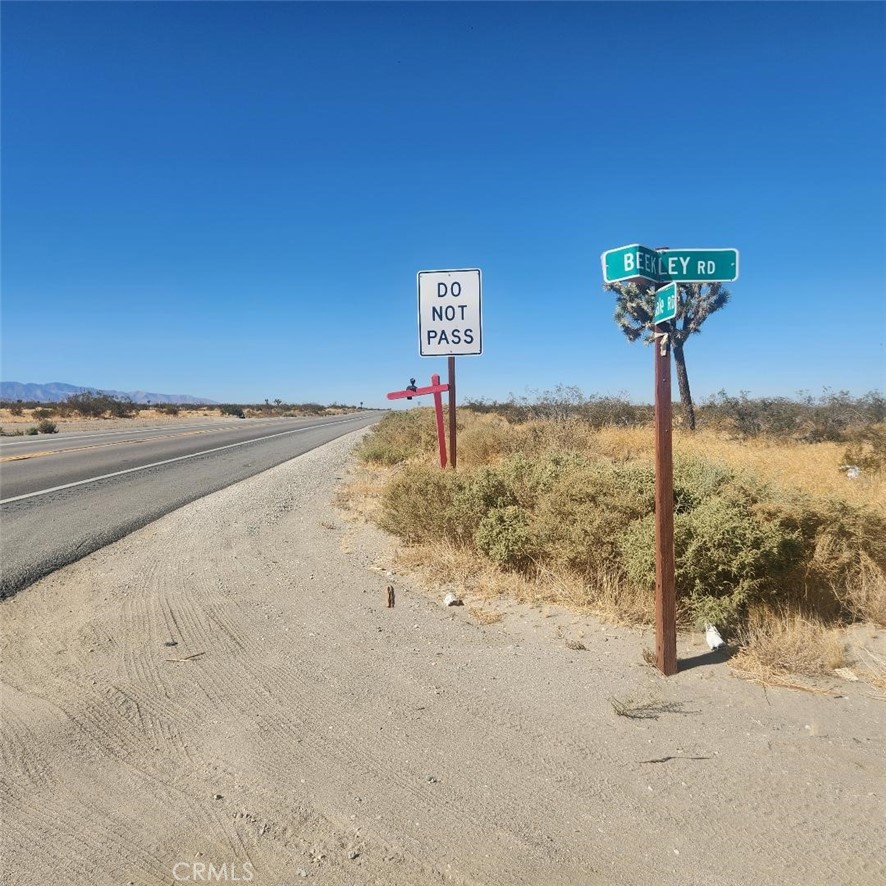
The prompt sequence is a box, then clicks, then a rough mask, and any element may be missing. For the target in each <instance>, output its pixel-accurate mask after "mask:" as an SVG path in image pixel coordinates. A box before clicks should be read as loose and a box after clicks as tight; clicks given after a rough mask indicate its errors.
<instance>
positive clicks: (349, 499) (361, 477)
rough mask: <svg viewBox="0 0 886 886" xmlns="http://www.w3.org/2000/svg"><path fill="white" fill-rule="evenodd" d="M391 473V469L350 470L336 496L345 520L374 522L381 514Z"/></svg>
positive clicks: (362, 467)
mask: <svg viewBox="0 0 886 886" xmlns="http://www.w3.org/2000/svg"><path fill="white" fill-rule="evenodd" d="M393 473H394V469H393V468H384V467H378V466H375V467H371V468H370V467H366V466H361V467H357V468H356V469H354V470H352V471H351V472H350V474H349V476H348V478H347V480H345V482H344V483H343V484H342V485H341V486H340V487H339V488H338V492H337V494H336V504H337V505H338V507H339V510H341V512H342V515H343V516H344V517H345V519H348V520H351V521H361V522H364V523H369V522H376V521H377V520H378V518H379V515H380V513H381V505H382V497H383V495H384V490H385V487H386V486H387V484H388V482H390V479H391V476H392V475H393Z"/></svg>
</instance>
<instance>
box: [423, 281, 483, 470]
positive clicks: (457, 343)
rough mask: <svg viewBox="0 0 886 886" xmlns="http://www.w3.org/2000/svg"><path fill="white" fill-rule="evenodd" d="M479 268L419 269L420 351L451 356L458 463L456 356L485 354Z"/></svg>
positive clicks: (453, 449)
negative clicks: (450, 269)
mask: <svg viewBox="0 0 886 886" xmlns="http://www.w3.org/2000/svg"><path fill="white" fill-rule="evenodd" d="M481 276H482V275H481V273H480V269H479V268H462V269H460V270H452V271H419V272H418V352H419V354H420V355H421V356H422V357H444V356H445V357H447V358H448V364H449V366H448V368H449V385H448V386H447V388H448V391H449V454H450V463H451V464H452V468H453V470H455V468H456V466H457V464H458V448H457V441H456V417H455V403H456V400H455V358H456V357H457V356H479V355H480V354H482V353H483V311H482V299H481V288H482V280H481Z"/></svg>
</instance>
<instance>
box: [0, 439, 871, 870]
mask: <svg viewBox="0 0 886 886" xmlns="http://www.w3.org/2000/svg"><path fill="white" fill-rule="evenodd" d="M360 433H362V432H358V433H357V434H356V435H350V436H348V437H344V438H341V439H340V440H338V441H336V442H334V443H332V444H329V445H327V446H325V447H323V448H321V449H318V450H314V451H313V452H311V453H308V454H307V455H304V456H301V457H299V458H297V459H295V460H293V461H291V462H288V463H286V464H284V465H281V466H280V467H278V468H275V469H273V470H271V471H268V472H267V473H264V474H261V475H259V476H257V477H254V478H251V479H249V480H247V481H245V482H242V483H239V484H237V485H236V486H232V487H230V488H228V489H226V490H223V491H221V492H219V493H216V494H214V495H211V496H209V497H207V498H204V499H201V500H199V501H197V502H194V503H193V504H191V505H188V506H187V507H184V508H182V509H180V510H178V511H176V512H174V513H172V514H169V515H167V516H166V517H164V518H163V519H161V520H159V521H157V522H156V523H153V524H151V525H150V526H148V527H146V528H145V529H143V530H141V531H139V532H137V533H135V534H133V535H131V536H129V537H127V538H126V539H123V540H122V541H120V542H118V543H116V544H114V545H112V546H110V547H108V548H105V549H103V550H101V551H99V552H97V553H95V554H93V555H91V556H89V557H87V558H86V559H84V560H82V561H80V562H79V563H76V564H73V565H72V566H68V567H66V568H65V569H63V570H61V571H59V572H57V573H55V574H54V575H52V576H50V577H48V578H47V579H44V580H42V581H41V582H39V583H38V584H36V585H34V586H32V587H31V588H29V589H27V590H26V591H24V592H23V593H21V594H19V595H18V596H17V597H15V598H13V599H12V600H9V601H7V602H5V603H3V604H2V607H0V608H2V616H3V646H2V648H3V671H2V676H3V680H2V764H3V785H2V801H3V831H2V850H3V877H2V879H3V882H4V883H8V884H22V886H33V884H61V883H64V884H86V883H89V884H109V886H111V884H113V886H120V884H123V886H126V884H140V886H141V884H163V886H169V884H175V883H176V882H194V881H196V882H201V881H202V882H206V881H208V880H210V879H212V880H213V881H215V882H231V881H241V882H253V883H256V884H260V886H266V884H294V883H301V882H307V883H318V884H385V886H387V884H391V886H398V884H402V886H407V884H408V886H422V884H431V883H442V882H446V883H457V884H481V883H482V884H512V883H513V884H518V883H522V884H533V886H535V884H545V886H549V884H595V883H605V884H610V883H611V884H622V883H624V884H710V883H716V884H733V883H735V884H738V883H742V884H744V883H747V882H751V883H757V884H768V883H773V884H774V883H778V884H818V883H829V884H867V883H883V882H886V867H884V865H886V829H884V828H883V821H884V813H886V780H884V776H886V753H884V751H886V746H884V745H886V742H884V736H886V703H884V702H883V701H881V700H876V699H875V698H873V697H872V695H871V689H870V687H867V686H864V685H863V684H860V683H858V684H856V683H846V684H845V685H842V686H841V687H840V688H839V690H838V691H836V692H834V693H833V694H832V695H831V696H829V697H826V696H819V695H814V694H809V693H803V692H795V691H790V690H778V689H769V690H763V689H762V688H760V687H758V686H756V685H754V684H751V683H748V682H746V681H743V680H740V679H737V678H736V677H734V676H732V675H731V674H730V671H729V669H728V666H727V665H726V664H725V663H724V662H722V661H720V662H717V663H713V664H712V663H710V660H709V658H708V657H706V656H703V655H702V653H703V652H704V648H703V647H702V645H701V639H700V638H698V637H686V638H681V642H680V653H681V655H682V656H684V657H691V656H699V658H698V659H696V662H695V663H696V664H697V666H696V667H692V668H690V669H688V670H686V671H685V672H682V673H681V674H679V675H678V676H677V677H674V678H670V679H666V678H664V677H661V676H660V675H659V674H658V673H657V672H656V671H655V670H653V669H652V668H650V667H649V666H648V665H645V664H644V663H643V661H642V656H641V651H642V648H643V647H644V646H648V645H650V640H649V637H648V636H644V635H643V634H642V633H640V632H637V631H630V630H626V629H625V630H622V629H614V628H612V627H608V628H607V627H604V626H601V625H599V624H595V623H594V622H593V621H591V620H589V619H585V618H577V617H575V616H573V615H570V614H569V613H566V612H561V611H556V610H549V611H547V612H540V611H538V610H533V609H530V608H526V607H523V606H520V605H509V606H505V607H504V610H505V611H506V615H505V617H504V619H503V621H501V622H499V623H496V624H491V625H485V626H483V625H479V624H477V623H476V622H475V620H474V619H473V618H472V616H471V615H470V612H469V607H467V606H465V607H459V608H449V609H446V608H443V607H442V606H441V605H440V601H439V600H438V599H437V598H436V597H434V596H430V595H428V594H427V593H425V592H423V591H421V590H420V589H419V588H418V587H415V586H413V585H411V584H410V582H409V581H408V580H407V579H405V578H403V577H401V576H393V577H392V578H389V577H388V576H387V575H385V573H384V571H383V568H381V569H380V567H379V564H380V563H383V562H385V559H386V557H387V556H389V554H390V549H389V547H388V546H389V545H390V541H389V540H388V539H386V538H385V537H384V536H383V535H382V534H381V533H379V532H377V531H376V530H374V529H372V528H369V527H363V526H354V525H350V524H345V523H343V522H342V520H341V517H340V515H339V513H338V512H337V511H336V510H335V508H334V505H333V504H332V502H333V500H334V493H335V487H336V483H337V481H338V479H340V478H341V477H342V476H344V473H345V472H346V470H347V463H348V452H349V448H350V446H351V445H352V444H353V443H354V441H355V439H356V437H357V436H359V434H360ZM389 581H392V582H393V584H394V586H395V589H396V595H397V596H396V606H395V608H393V609H388V608H387V607H386V605H385V592H384V589H385V585H386V584H387V583H388V582H389ZM577 637H581V638H582V641H583V643H584V645H585V646H586V647H587V649H586V650H585V651H581V650H575V649H570V648H569V647H568V646H567V641H568V640H570V639H575V638H577ZM171 643H175V644H176V645H174V646H173V645H167V644H171ZM612 699H616V700H617V701H619V702H621V703H622V704H626V705H628V706H629V707H632V708H633V713H634V715H635V716H634V717H625V716H618V715H617V714H616V713H615V710H614V706H613V703H612ZM210 866H212V867H210Z"/></svg>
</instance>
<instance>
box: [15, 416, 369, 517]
mask: <svg viewBox="0 0 886 886" xmlns="http://www.w3.org/2000/svg"><path fill="white" fill-rule="evenodd" d="M362 418H363V416H360V418H347V419H344V420H343V421H329V422H321V423H320V424H318V425H306V426H305V427H301V428H293V429H292V430H291V431H280V432H279V433H277V434H269V435H268V436H267V437H256V438H254V439H253V440H241V441H240V442H239V443H228V444H227V445H226V446H216V447H215V449H204V450H203V451H202V452H192V453H191V454H190V455H179V456H176V457H175V458H167V459H164V460H163V461H155V462H153V463H152V464H149V465H141V466H140V467H137V468H126V469H125V470H122V471H114V473H112V474H102V475H101V476H100V477H90V478H89V479H88V480H77V481H76V482H74V483H64V484H63V485H61V486H53V487H52V488H51V489H41V490H39V491H38V492H28V493H26V494H25V495H15V496H13V497H12V498H4V499H2V500H0V505H5V504H9V503H10V502H14V501H22V500H23V499H26V498H36V497H37V496H39V495H49V493H50V492H59V491H61V490H62V489H72V488H73V487H75V486H85V485H86V484H87V483H97V482H98V481H99V480H108V479H110V478H111V477H120V476H122V475H123V474H134V473H135V472H136V471H147V470H148V469H149V468H159V467H161V466H162V465H170V464H172V463H173V462H176V461H185V460H187V459H189V458H197V457H199V456H201V455H210V454H211V453H213V452H221V451H222V450H224V449H235V448H236V447H237V446H246V445H247V444H249V443H261V442H262V440H271V439H273V438H274V437H285V436H286V435H287V434H298V433H300V432H301V431H310V430H312V429H313V428H326V427H330V426H331V425H346V424H350V423H351V422H354V421H360V419H362Z"/></svg>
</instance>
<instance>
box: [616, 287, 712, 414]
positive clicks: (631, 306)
mask: <svg viewBox="0 0 886 886" xmlns="http://www.w3.org/2000/svg"><path fill="white" fill-rule="evenodd" d="M659 285H660V284H653V283H642V284H637V283H607V284H606V285H605V287H604V288H605V289H608V290H609V291H610V292H614V293H615V295H616V299H615V322H616V323H617V324H618V326H619V328H620V329H621V331H622V332H623V333H624V334H625V336H626V337H627V339H628V341H636V340H637V339H638V338H640V337H641V336H642V337H643V340H644V341H645V342H650V341H652V334H653V322H652V320H653V318H654V316H655V291H656V289H658V288H659ZM678 289H679V293H680V304H679V306H678V308H677V316H676V317H675V318H674V319H673V320H672V321H670V322H669V323H667V324H662V325H666V326H668V327H670V333H671V347H672V348H673V350H674V364H675V366H676V367H677V385H678V386H679V388H680V403H681V404H682V406H683V417H684V420H685V422H686V427H687V428H689V429H690V430H693V431H694V430H695V410H694V409H693V408H692V394H691V393H690V391H689V376H688V375H687V373H686V356H685V354H684V353H683V347H684V345H685V344H686V339H687V338H689V336H690V335H694V334H695V333H696V332H700V331H701V325H702V323H704V321H705V320H707V319H708V317H710V316H711V314H713V313H714V311H719V310H720V308H722V307H723V305H725V304H726V302H728V301H729V292H728V290H726V289H724V288H723V285H722V284H721V283H680V284H679V286H678Z"/></svg>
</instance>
